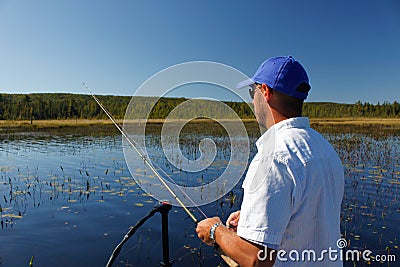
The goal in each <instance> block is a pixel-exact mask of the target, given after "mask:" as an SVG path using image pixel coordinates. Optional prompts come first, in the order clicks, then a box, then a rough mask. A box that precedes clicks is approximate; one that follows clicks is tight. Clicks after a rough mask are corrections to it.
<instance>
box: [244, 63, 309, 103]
mask: <svg viewBox="0 0 400 267" xmlns="http://www.w3.org/2000/svg"><path fill="white" fill-rule="evenodd" d="M253 83H259V84H266V85H268V87H270V88H271V89H273V90H276V91H279V92H282V93H284V94H287V95H289V96H292V97H295V98H299V99H303V100H304V99H306V98H307V96H308V91H309V90H310V89H311V86H310V84H309V81H308V76H307V72H306V70H305V69H304V68H303V66H302V65H301V64H300V63H299V62H298V61H297V60H295V59H294V58H293V57H292V56H287V57H273V58H269V59H267V60H265V61H264V62H263V63H262V64H261V65H260V67H258V69H257V71H256V73H255V74H254V76H253V77H252V78H251V79H247V80H244V81H242V82H240V83H238V84H237V88H243V87H245V86H249V85H251V84H253Z"/></svg>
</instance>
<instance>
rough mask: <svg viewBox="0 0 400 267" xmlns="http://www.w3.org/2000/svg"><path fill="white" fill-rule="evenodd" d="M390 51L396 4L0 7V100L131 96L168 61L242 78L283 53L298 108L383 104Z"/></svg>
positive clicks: (397, 68) (397, 27) (399, 36)
mask: <svg viewBox="0 0 400 267" xmlns="http://www.w3.org/2000/svg"><path fill="white" fill-rule="evenodd" d="M399 47H400V2H399V1H397V0H392V1H390V0H387V1H370V0H368V1H307V0H305V1H284V0H283V1H183V0H182V1H175V0H171V1H148V0H146V1H145V0H143V1H139V0H137V1H136V0H132V1H89V0H87V1H78V0H72V1H71V0H68V1H63V0H59V1H54V0H48V1H44V0H38V1H28V0H26V1H11V0H0V92H2V93H31V92H69V93H87V92H86V91H85V88H84V87H83V86H82V82H83V81H85V82H87V83H88V84H89V85H90V87H91V88H92V89H94V91H95V92H96V93H97V94H114V95H133V94H134V92H135V90H136V89H137V88H138V87H139V86H140V85H141V84H142V83H143V82H144V81H146V80H147V79H148V78H149V77H151V76H152V75H154V74H155V73H157V72H159V71H161V70H163V69H165V68H167V67H169V66H172V65H175V64H178V63H183V62H187V61H193V60H206V61H215V62H220V63H223V64H227V65H229V66H232V67H234V68H236V69H238V70H240V71H242V72H243V73H245V74H247V75H249V76H251V75H252V74H253V73H254V71H255V70H256V69H257V67H258V65H259V64H260V63H261V62H262V61H263V60H265V59H266V58H269V57H273V56H280V55H293V56H294V57H295V58H297V59H298V60H300V62H301V63H302V64H303V65H304V66H305V68H306V69H307V71H308V73H309V76H310V81H311V85H312V90H311V92H310V96H309V98H308V101H334V102H341V103H354V102H356V101H357V100H360V101H362V102H364V101H367V102H372V103H377V102H378V101H379V102H381V103H382V102H383V101H389V102H393V101H395V100H396V101H399V100H400V97H399V95H400V94H399V91H400V90H399V89H400V48H399ZM191 88H198V87H197V86H192V87H191ZM192 91H193V90H190V88H188V90H187V92H185V90H178V91H176V92H175V95H182V96H186V97H191V96H196V93H193V92H192ZM202 92H203V94H209V95H210V96H212V97H216V98H218V97H220V98H224V97H225V98H229V97H227V96H225V95H224V93H223V92H224V90H220V91H219V90H215V88H212V89H210V90H203V91H202ZM172 95H173V94H172ZM172 95H171V96H172ZM227 100H229V99H227Z"/></svg>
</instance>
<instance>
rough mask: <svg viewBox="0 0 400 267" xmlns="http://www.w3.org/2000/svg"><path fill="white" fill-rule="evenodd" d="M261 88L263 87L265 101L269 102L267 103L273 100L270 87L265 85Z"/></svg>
mask: <svg viewBox="0 0 400 267" xmlns="http://www.w3.org/2000/svg"><path fill="white" fill-rule="evenodd" d="M261 87H262V94H263V96H264V98H265V100H267V101H269V100H271V97H272V91H271V89H270V88H269V87H268V85H266V84H265V83H263V84H262V85H261Z"/></svg>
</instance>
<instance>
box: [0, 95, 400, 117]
mask: <svg viewBox="0 0 400 267" xmlns="http://www.w3.org/2000/svg"><path fill="white" fill-rule="evenodd" d="M98 98H99V100H100V101H101V102H102V103H103V105H104V106H105V107H106V108H107V109H108V110H109V111H110V113H111V114H113V115H114V117H115V118H117V119H123V118H124V117H125V112H126V111H127V107H128V104H129V102H130V101H133V102H132V104H131V109H130V110H128V111H127V112H130V113H129V118H140V117H141V116H144V115H146V114H144V113H146V112H145V111H147V110H149V107H153V108H152V109H151V112H150V113H149V114H148V116H146V118H151V119H164V118H166V117H167V116H168V115H169V114H170V112H171V111H172V110H173V109H174V108H175V107H177V106H178V105H180V104H183V103H185V102H186V101H187V99H185V98H160V99H158V101H157V102H156V100H157V98H154V97H134V98H132V97H130V96H110V95H109V96H98ZM224 103H225V104H226V106H229V107H230V108H231V109H232V110H233V111H235V112H236V114H237V115H238V116H239V117H240V118H242V119H251V118H254V115H253V112H252V108H251V104H250V105H249V104H248V103H244V102H224ZM200 109H201V110H205V112H202V113H204V114H212V115H213V116H212V117H214V118H216V117H221V118H223V117H224V116H225V114H226V112H227V109H226V108H225V107H221V103H219V102H217V101H211V100H200V101H197V102H194V103H193V105H190V106H185V113H186V114H187V115H188V116H189V117H190V116H193V115H196V114H198V113H199V110H200ZM303 110H304V112H303V115H304V116H309V117H310V118H340V117H378V118H399V117H400V104H399V103H398V102H397V101H394V102H393V103H389V102H383V103H382V104H380V103H378V104H370V103H367V102H365V103H361V102H360V101H358V102H357V103H355V104H340V103H328V102H306V103H304V109H303ZM106 118H107V117H106V115H105V114H104V112H103V111H102V110H101V109H100V107H99V106H98V105H97V103H96V102H95V101H94V100H93V99H92V97H91V96H89V95H80V94H64V93H39V94H0V120H47V119H106Z"/></svg>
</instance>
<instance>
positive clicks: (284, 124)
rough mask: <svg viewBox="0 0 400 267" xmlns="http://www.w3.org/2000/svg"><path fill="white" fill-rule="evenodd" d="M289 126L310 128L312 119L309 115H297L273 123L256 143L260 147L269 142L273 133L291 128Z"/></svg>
mask: <svg viewBox="0 0 400 267" xmlns="http://www.w3.org/2000/svg"><path fill="white" fill-rule="evenodd" d="M289 128H310V120H309V119H308V118H307V117H295V118H290V119H286V120H283V121H280V122H278V123H276V124H274V125H272V126H271V127H270V128H269V129H268V130H267V131H266V132H265V133H264V134H263V135H261V137H260V138H258V140H257V142H256V145H257V148H258V149H260V148H261V146H262V144H263V143H264V142H267V140H268V139H269V138H271V135H274V134H273V133H276V132H279V131H282V130H285V129H289Z"/></svg>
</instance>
